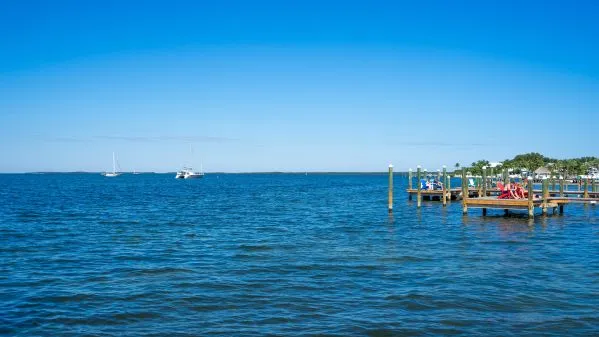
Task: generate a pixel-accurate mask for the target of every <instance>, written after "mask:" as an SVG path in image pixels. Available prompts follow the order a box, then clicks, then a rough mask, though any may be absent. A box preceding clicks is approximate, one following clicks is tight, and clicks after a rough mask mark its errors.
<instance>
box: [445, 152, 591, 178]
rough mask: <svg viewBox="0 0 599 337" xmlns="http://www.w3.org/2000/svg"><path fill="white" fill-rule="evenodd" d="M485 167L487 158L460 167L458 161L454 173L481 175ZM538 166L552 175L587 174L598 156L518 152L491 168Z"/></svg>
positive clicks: (517, 169)
mask: <svg viewBox="0 0 599 337" xmlns="http://www.w3.org/2000/svg"><path fill="white" fill-rule="evenodd" d="M484 166H486V167H487V173H489V167H490V162H489V161H488V160H478V161H476V162H473V163H472V164H471V165H470V167H467V168H466V167H462V166H461V165H460V164H459V163H456V164H455V171H454V172H455V173H456V174H461V170H462V169H464V170H466V171H467V172H470V173H472V174H473V175H481V174H482V168H483V167H484ZM540 167H546V168H547V169H548V170H549V171H550V172H551V174H552V175H562V176H572V175H584V174H588V172H589V170H590V169H591V168H599V158H597V157H580V158H572V159H555V158H549V157H545V156H543V155H542V154H540V153H537V152H531V153H525V154H519V155H517V156H515V157H514V158H512V159H506V160H504V161H503V162H502V163H501V165H498V166H496V167H495V168H493V170H494V172H495V173H499V172H502V171H503V169H508V170H510V172H512V173H521V172H522V169H525V170H527V171H528V172H534V171H535V170H537V169H538V168H540Z"/></svg>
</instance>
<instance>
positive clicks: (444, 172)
mask: <svg viewBox="0 0 599 337" xmlns="http://www.w3.org/2000/svg"><path fill="white" fill-rule="evenodd" d="M439 181H441V179H439ZM446 183H447V166H445V165H443V180H442V184H443V185H442V186H443V197H442V199H443V207H445V206H447V189H446V186H445V184H446Z"/></svg>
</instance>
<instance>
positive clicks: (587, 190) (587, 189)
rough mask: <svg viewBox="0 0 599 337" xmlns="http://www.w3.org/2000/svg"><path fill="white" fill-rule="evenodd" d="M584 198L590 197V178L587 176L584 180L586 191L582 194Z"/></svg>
mask: <svg viewBox="0 0 599 337" xmlns="http://www.w3.org/2000/svg"><path fill="white" fill-rule="evenodd" d="M582 197H583V198H588V197H589V178H588V177H587V178H586V179H585V180H584V193H583V194H582Z"/></svg>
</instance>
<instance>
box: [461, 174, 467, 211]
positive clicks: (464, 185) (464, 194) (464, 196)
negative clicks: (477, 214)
mask: <svg viewBox="0 0 599 337" xmlns="http://www.w3.org/2000/svg"><path fill="white" fill-rule="evenodd" d="M467 199H468V182H466V169H465V168H463V167H462V214H468V205H467V204H466V200H467Z"/></svg>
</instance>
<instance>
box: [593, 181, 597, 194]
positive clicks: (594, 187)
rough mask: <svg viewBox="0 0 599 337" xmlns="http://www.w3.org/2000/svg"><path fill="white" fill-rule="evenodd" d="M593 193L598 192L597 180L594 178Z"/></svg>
mask: <svg viewBox="0 0 599 337" xmlns="http://www.w3.org/2000/svg"><path fill="white" fill-rule="evenodd" d="M593 192H597V179H595V178H593Z"/></svg>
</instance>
